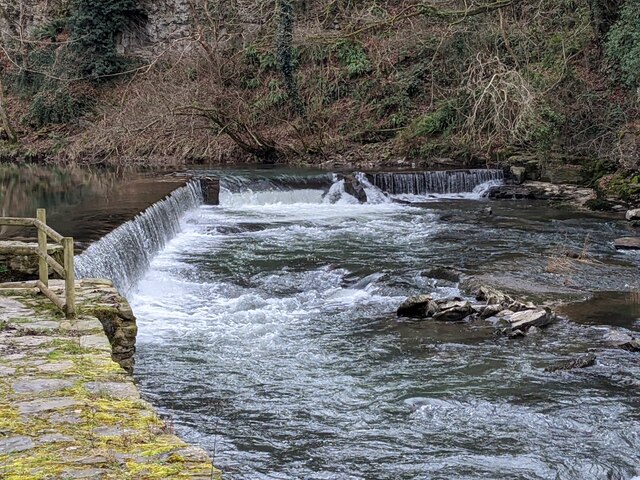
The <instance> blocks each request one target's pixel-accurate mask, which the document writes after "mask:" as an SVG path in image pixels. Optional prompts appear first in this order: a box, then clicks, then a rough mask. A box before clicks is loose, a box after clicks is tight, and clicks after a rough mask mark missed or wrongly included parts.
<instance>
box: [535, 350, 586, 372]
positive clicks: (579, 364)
mask: <svg viewBox="0 0 640 480" xmlns="http://www.w3.org/2000/svg"><path fill="white" fill-rule="evenodd" d="M597 358H598V357H596V356H595V355H594V354H593V353H589V354H587V355H583V356H581V357H578V358H574V359H573V360H569V361H568V362H562V363H558V364H557V365H553V366H551V367H547V368H545V369H544V371H545V372H560V371H568V370H574V369H576V368H587V367H592V366H593V365H595V364H596V360H597Z"/></svg>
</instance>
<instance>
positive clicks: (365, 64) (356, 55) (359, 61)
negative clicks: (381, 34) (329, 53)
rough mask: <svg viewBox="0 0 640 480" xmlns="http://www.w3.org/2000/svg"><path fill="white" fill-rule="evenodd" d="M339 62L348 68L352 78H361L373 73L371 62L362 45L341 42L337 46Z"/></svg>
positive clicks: (345, 41)
mask: <svg viewBox="0 0 640 480" xmlns="http://www.w3.org/2000/svg"><path fill="white" fill-rule="evenodd" d="M336 54H337V55H338V60H340V62H341V63H342V64H343V65H344V66H345V67H346V69H347V73H348V74H349V76H350V77H359V76H360V75H364V74H365V73H369V72H370V71H371V60H369V56H368V55H367V52H365V51H364V48H362V45H359V44H357V43H354V42H351V41H347V40H340V41H339V42H338V43H337V44H336Z"/></svg>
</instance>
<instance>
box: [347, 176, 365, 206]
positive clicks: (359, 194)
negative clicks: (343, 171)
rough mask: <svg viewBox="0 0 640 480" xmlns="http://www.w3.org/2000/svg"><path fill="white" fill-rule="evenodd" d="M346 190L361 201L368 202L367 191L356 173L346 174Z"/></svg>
mask: <svg viewBox="0 0 640 480" xmlns="http://www.w3.org/2000/svg"><path fill="white" fill-rule="evenodd" d="M344 191H345V193H348V194H349V195H351V196H352V197H354V198H356V199H357V200H358V201H359V202H360V203H367V192H365V190H364V187H363V186H362V184H361V183H360V181H359V180H358V179H357V178H356V177H355V175H351V174H349V175H345V176H344Z"/></svg>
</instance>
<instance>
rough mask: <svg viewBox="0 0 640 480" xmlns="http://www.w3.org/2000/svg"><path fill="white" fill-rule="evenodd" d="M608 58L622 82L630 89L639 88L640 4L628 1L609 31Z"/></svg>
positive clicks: (634, 0) (633, 0) (635, 1)
mask: <svg viewBox="0 0 640 480" xmlns="http://www.w3.org/2000/svg"><path fill="white" fill-rule="evenodd" d="M606 52H607V55H608V57H609V58H610V59H611V60H612V61H613V62H614V63H615V65H616V66H617V67H618V69H619V72H620V77H621V79H622V81H623V82H624V83H625V84H626V85H627V86H629V87H631V88H638V87H640V2H638V1H637V0H628V1H627V2H626V3H625V5H624V6H623V7H622V9H621V11H620V18H619V20H618V21H617V22H616V23H615V24H614V25H613V27H612V28H611V30H610V31H609V35H608V37H607V43H606Z"/></svg>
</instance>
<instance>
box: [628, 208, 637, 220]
mask: <svg viewBox="0 0 640 480" xmlns="http://www.w3.org/2000/svg"><path fill="white" fill-rule="evenodd" d="M625 218H626V219H627V221H629V222H632V221H634V220H640V208H634V209H633V210H629V211H627V214H626V215H625Z"/></svg>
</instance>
